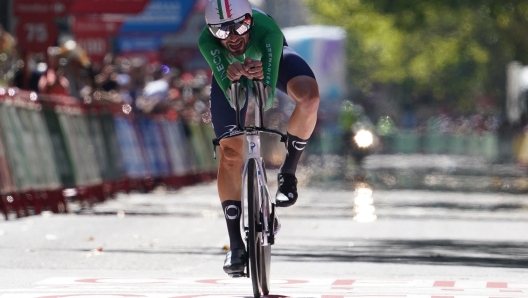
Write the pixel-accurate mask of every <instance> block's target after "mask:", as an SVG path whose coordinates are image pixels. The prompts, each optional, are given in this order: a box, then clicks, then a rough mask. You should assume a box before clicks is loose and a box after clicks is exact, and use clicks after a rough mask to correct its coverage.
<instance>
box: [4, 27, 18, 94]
mask: <svg viewBox="0 0 528 298" xmlns="http://www.w3.org/2000/svg"><path fill="white" fill-rule="evenodd" d="M23 67H24V62H23V61H22V60H21V59H20V55H19V53H18V49H17V43H16V40H15V38H14V37H13V36H12V35H11V34H9V32H7V31H5V30H4V28H3V27H2V25H0V86H12V85H16V86H18V87H22V86H21V85H22V84H21V77H22V73H21V69H22V68H23Z"/></svg>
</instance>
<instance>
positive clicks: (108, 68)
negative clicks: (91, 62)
mask: <svg viewBox="0 0 528 298" xmlns="http://www.w3.org/2000/svg"><path fill="white" fill-rule="evenodd" d="M118 75H119V72H118V67H117V66H116V58H115V56H114V55H113V54H110V53H109V54H106V56H105V58H104V60H103V66H102V69H101V73H100V74H98V75H97V76H96V77H95V82H96V84H97V86H98V87H99V88H100V89H102V90H103V91H106V92H109V91H114V90H117V88H118V84H117V76H118Z"/></svg>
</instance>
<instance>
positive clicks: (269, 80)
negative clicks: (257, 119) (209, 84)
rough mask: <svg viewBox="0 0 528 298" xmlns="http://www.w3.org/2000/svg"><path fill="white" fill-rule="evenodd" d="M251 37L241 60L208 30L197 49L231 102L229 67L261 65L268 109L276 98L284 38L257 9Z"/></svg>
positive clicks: (276, 27) (272, 23)
mask: <svg viewBox="0 0 528 298" xmlns="http://www.w3.org/2000/svg"><path fill="white" fill-rule="evenodd" d="M248 34H251V35H250V38H249V43H248V45H247V48H246V52H245V53H244V55H241V56H238V57H235V56H233V55H232V54H231V53H229V51H228V50H227V49H226V48H225V47H224V46H223V45H222V44H221V43H220V40H218V39H217V38H215V37H214V36H213V35H212V34H211V33H210V32H209V29H208V28H207V26H206V27H205V28H204V29H203V30H202V34H201V35H200V39H199V41H198V46H199V47H200V51H201V52H202V55H203V56H204V57H205V60H207V62H208V63H209V66H210V67H211V69H212V71H213V75H214V77H215V79H216V82H217V83H218V85H220V88H222V90H223V91H224V94H225V95H226V98H229V96H228V94H227V92H226V90H227V88H228V87H229V85H230V84H231V81H230V80H229V78H228V77H227V67H228V66H229V65H230V64H232V63H233V62H235V61H239V62H242V63H243V62H244V59H245V58H251V59H255V60H260V61H262V68H263V70H264V80H263V82H264V84H266V85H267V86H269V87H270V88H271V92H270V95H269V97H268V98H267V100H266V107H265V108H266V109H269V108H270V107H271V105H272V104H273V99H274V97H275V87H276V85H277V78H278V74H279V62H280V59H281V56H282V48H283V42H284V36H283V34H282V31H281V30H280V28H279V26H278V25H277V23H276V22H275V21H274V20H273V19H272V18H271V17H269V16H268V15H266V14H264V13H262V12H260V11H258V10H255V9H253V28H251V31H250V32H249V33H248Z"/></svg>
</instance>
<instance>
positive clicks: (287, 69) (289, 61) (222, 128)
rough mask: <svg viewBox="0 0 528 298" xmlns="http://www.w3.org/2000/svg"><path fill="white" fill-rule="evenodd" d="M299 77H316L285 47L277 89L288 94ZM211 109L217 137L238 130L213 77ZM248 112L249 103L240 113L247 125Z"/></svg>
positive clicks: (305, 64)
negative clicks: (289, 88)
mask: <svg viewBox="0 0 528 298" xmlns="http://www.w3.org/2000/svg"><path fill="white" fill-rule="evenodd" d="M297 76H309V77H312V78H314V79H315V75H314V73H313V71H312V69H311V68H310V66H309V65H308V63H306V61H304V59H303V58H302V57H301V56H299V54H297V52H295V51H294V50H293V49H292V48H290V47H288V46H284V48H283V50H282V57H281V61H280V63H279V76H278V79H277V89H279V90H280V91H282V92H284V93H288V92H287V91H286V90H287V89H286V87H287V85H288V82H289V81H290V80H291V79H293V78H295V77H297ZM209 101H210V107H211V120H212V124H213V129H214V132H215V134H216V136H217V137H219V136H221V135H223V134H224V133H226V132H228V131H232V130H233V129H235V128H236V112H235V110H234V109H233V108H232V107H231V105H230V104H229V101H228V100H227V98H226V97H225V94H224V92H223V91H222V88H220V86H219V85H218V83H217V82H216V79H215V78H214V77H213V79H212V83H211V97H210V99H209ZM246 111H247V101H246V104H245V105H244V107H243V108H242V110H241V111H240V120H241V122H242V125H245V120H246Z"/></svg>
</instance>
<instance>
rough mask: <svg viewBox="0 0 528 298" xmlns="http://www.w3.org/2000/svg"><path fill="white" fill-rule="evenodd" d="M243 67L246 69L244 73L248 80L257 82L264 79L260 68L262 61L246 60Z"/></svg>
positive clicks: (262, 70)
mask: <svg viewBox="0 0 528 298" xmlns="http://www.w3.org/2000/svg"><path fill="white" fill-rule="evenodd" d="M244 67H245V68H246V71H247V73H248V75H247V78H248V79H250V80H253V79H257V80H263V79H264V69H263V68H262V61H260V60H253V59H251V58H246V59H245V60H244Z"/></svg>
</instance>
